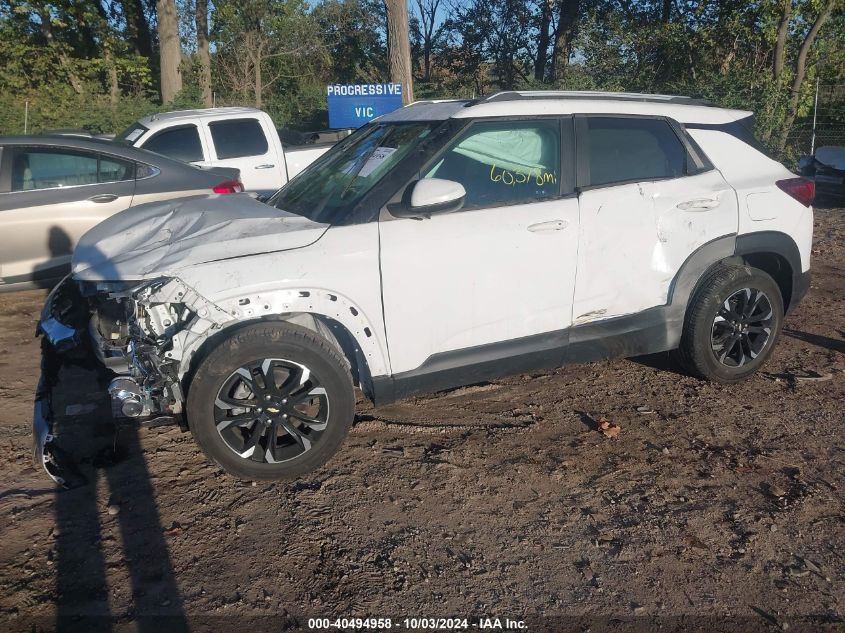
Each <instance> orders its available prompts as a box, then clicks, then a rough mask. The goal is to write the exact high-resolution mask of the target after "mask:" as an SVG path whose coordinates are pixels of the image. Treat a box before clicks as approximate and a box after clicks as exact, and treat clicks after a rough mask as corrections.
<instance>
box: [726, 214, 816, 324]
mask: <svg viewBox="0 0 845 633" xmlns="http://www.w3.org/2000/svg"><path fill="white" fill-rule="evenodd" d="M766 253H771V254H774V255H779V256H780V257H782V258H783V259H784V260H786V263H787V264H788V265H789V267H790V269H791V270H790V271H789V272H790V281H791V285H790V293H789V296H788V297H783V299H784V306H783V309H784V314H789V313H790V312H791V311H792V310H793V309H794V308H795V306H797V305H798V303H799V302H800V301H801V299H802V298H803V297H804V295H805V294H806V293H807V290H808V289H809V287H810V281H809V280H810V273H809V271H807V272H804V270H803V268H802V266H801V251H800V250H799V249H798V244H796V243H795V240H794V239H792V237H791V236H789V235H787V234H786V233H782V232H780V231H755V232H753V233H744V234H742V235H737V237H736V255H737V256H739V257H744V256H747V255H754V254H766Z"/></svg>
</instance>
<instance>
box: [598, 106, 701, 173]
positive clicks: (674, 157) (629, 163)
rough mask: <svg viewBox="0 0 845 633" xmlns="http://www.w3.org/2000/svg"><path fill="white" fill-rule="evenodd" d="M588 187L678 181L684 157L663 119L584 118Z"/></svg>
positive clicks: (683, 169)
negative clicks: (665, 179) (650, 181)
mask: <svg viewBox="0 0 845 633" xmlns="http://www.w3.org/2000/svg"><path fill="white" fill-rule="evenodd" d="M586 122H587V139H586V145H587V148H588V152H589V164H590V185H607V184H612V183H617V182H634V181H643V180H660V179H663V178H680V177H681V176H683V175H684V174H685V172H686V158H687V153H686V149H685V148H684V146H683V145H682V144H681V141H680V139H678V136H677V135H676V134H675V132H674V130H672V127H671V126H670V125H669V123H667V122H666V121H664V120H662V119H638V118H622V117H620V118H614V117H586Z"/></svg>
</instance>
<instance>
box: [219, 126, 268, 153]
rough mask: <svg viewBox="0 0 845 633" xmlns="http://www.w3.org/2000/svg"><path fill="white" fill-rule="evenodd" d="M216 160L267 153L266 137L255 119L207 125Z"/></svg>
mask: <svg viewBox="0 0 845 633" xmlns="http://www.w3.org/2000/svg"><path fill="white" fill-rule="evenodd" d="M208 129H209V130H211V140H212V141H213V142H214V148H215V150H216V152H217V158H220V159H225V158H243V157H246V156H263V155H264V154H266V153H267V149H268V145H267V137H266V136H265V135H264V130H263V129H262V128H261V124H260V123H259V122H258V120H257V119H237V120H234V121H214V122H212V123H209V124H208Z"/></svg>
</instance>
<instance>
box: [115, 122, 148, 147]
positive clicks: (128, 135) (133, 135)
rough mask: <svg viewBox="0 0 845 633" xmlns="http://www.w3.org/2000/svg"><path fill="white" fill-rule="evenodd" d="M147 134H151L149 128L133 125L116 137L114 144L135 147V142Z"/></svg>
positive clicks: (137, 124)
mask: <svg viewBox="0 0 845 633" xmlns="http://www.w3.org/2000/svg"><path fill="white" fill-rule="evenodd" d="M147 132H149V128H147V127H144V126H143V125H141V124H140V123H133V124H132V125H130V126H129V127H128V128H126V129H125V130H123V132H121V133H120V134H118V135H117V136H115V137H114V142H115V143H122V144H123V145H134V144H135V142H136V141H137V140H138V139H139V138H141V137H142V136H144V134H146V133H147Z"/></svg>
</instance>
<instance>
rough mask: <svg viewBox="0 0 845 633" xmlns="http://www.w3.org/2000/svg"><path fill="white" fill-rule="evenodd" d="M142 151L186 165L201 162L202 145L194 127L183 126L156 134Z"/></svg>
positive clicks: (197, 131)
mask: <svg viewBox="0 0 845 633" xmlns="http://www.w3.org/2000/svg"><path fill="white" fill-rule="evenodd" d="M144 149H146V150H149V151H151V152H155V153H157V154H161V155H162V156H167V157H168V158H174V159H176V160H181V161H183V162H186V163H193V162H198V161H201V160H203V155H202V143H201V142H200V135H199V130H197V126H196V125H185V126H182V127H177V128H170V129H167V130H162V131H161V132H157V133H156V134H154V135H153V136H152V138H150V140H149V141H147V142H146V143H145V144H144Z"/></svg>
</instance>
